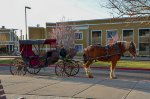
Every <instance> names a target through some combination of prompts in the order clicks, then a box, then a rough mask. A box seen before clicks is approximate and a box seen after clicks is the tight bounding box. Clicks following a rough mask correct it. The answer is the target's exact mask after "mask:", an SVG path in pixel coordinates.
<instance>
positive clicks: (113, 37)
mask: <svg viewBox="0 0 150 99" xmlns="http://www.w3.org/2000/svg"><path fill="white" fill-rule="evenodd" d="M106 37H107V39H106V40H107V44H112V43H114V42H116V41H117V40H118V33H117V31H116V30H108V31H107V36H106Z"/></svg>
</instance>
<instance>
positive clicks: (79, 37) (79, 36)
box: [75, 32, 83, 40]
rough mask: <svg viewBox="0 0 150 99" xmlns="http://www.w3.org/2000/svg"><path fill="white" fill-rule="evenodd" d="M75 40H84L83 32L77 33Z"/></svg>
mask: <svg viewBox="0 0 150 99" xmlns="http://www.w3.org/2000/svg"><path fill="white" fill-rule="evenodd" d="M75 39H76V40H83V33H82V32H76V33H75Z"/></svg>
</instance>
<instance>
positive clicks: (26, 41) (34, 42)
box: [19, 39, 56, 45]
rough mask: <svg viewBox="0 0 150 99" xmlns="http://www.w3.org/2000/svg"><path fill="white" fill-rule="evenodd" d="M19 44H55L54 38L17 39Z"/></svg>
mask: <svg viewBox="0 0 150 99" xmlns="http://www.w3.org/2000/svg"><path fill="white" fill-rule="evenodd" d="M19 44H26V45H35V44H56V39H39V40H19Z"/></svg>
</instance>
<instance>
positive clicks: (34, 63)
mask: <svg viewBox="0 0 150 99" xmlns="http://www.w3.org/2000/svg"><path fill="white" fill-rule="evenodd" d="M40 65H41V64H40V60H39V59H36V58H35V59H32V60H30V62H29V66H28V67H27V71H28V73H30V74H37V73H39V72H40V70H41V66H40Z"/></svg>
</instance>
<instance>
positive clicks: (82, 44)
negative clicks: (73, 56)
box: [74, 44, 83, 52]
mask: <svg viewBox="0 0 150 99" xmlns="http://www.w3.org/2000/svg"><path fill="white" fill-rule="evenodd" d="M77 45H81V46H82V51H79V52H83V44H74V48H75V46H77Z"/></svg>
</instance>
